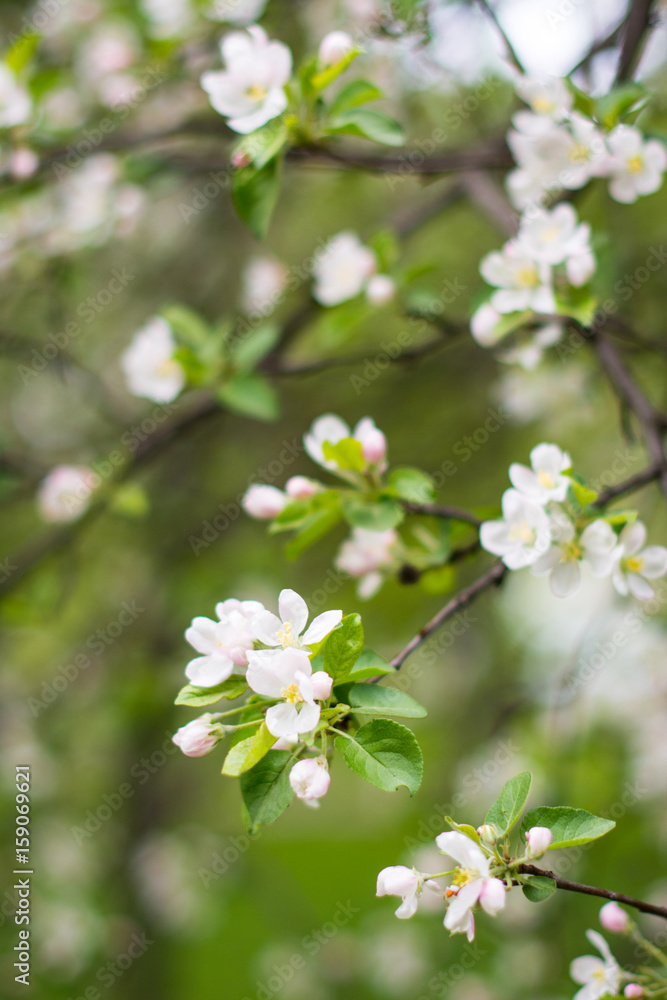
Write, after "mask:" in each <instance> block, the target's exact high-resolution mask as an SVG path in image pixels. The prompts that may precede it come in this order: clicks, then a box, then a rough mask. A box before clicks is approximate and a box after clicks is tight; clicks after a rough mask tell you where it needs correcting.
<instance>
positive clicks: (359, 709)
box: [345, 684, 428, 719]
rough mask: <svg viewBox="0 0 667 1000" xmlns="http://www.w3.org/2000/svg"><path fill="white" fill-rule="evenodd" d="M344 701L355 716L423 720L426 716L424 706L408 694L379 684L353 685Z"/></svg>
mask: <svg viewBox="0 0 667 1000" xmlns="http://www.w3.org/2000/svg"><path fill="white" fill-rule="evenodd" d="M345 700H346V702H347V704H348V705H349V706H350V708H352V709H353V710H354V712H355V713H356V714H357V715H395V716H398V717H399V718H403V719H423V718H424V717H425V716H426V715H428V713H427V711H426V709H425V708H424V706H423V705H420V704H419V702H418V701H415V699H414V698H411V697H410V695H409V694H405V692H404V691H399V690H398V688H391V687H381V686H380V685H379V684H354V685H353V686H352V687H351V688H350V690H349V691H348V693H347V695H346V699H345Z"/></svg>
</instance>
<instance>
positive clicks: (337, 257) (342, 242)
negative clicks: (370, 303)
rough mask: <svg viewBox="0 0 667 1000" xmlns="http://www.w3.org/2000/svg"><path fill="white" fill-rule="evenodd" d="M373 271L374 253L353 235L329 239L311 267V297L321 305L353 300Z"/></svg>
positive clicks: (347, 233) (346, 234)
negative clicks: (312, 287)
mask: <svg viewBox="0 0 667 1000" xmlns="http://www.w3.org/2000/svg"><path fill="white" fill-rule="evenodd" d="M376 270H377V258H376V256H375V253H374V252H373V251H372V250H371V249H370V247H366V246H364V245H363V243H362V242H361V240H360V239H359V237H358V236H357V235H356V234H355V233H350V232H343V233H338V235H337V236H334V237H332V238H331V239H330V240H329V242H328V243H327V245H326V247H325V249H324V251H323V252H322V254H321V255H320V257H319V258H318V260H317V262H316V263H315V266H314V267H313V276H314V278H315V287H314V290H313V295H314V297H315V298H316V299H317V301H318V302H319V303H320V304H321V305H323V306H335V305H338V303H339V302H346V301H347V300H348V299H353V298H355V297H356V296H357V295H359V293H360V292H361V291H362V290H363V288H364V286H365V284H366V282H367V280H368V278H370V276H371V275H372V274H373V273H374V272H375V271H376Z"/></svg>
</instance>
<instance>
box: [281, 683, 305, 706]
mask: <svg viewBox="0 0 667 1000" xmlns="http://www.w3.org/2000/svg"><path fill="white" fill-rule="evenodd" d="M280 697H281V698H283V699H284V700H285V701H288V702H289V703H290V705H300V704H301V702H302V701H303V700H304V699H303V695H302V694H301V692H300V691H299V688H298V687H297V685H296V684H290V685H289V687H286V688H282V689H281V691H280Z"/></svg>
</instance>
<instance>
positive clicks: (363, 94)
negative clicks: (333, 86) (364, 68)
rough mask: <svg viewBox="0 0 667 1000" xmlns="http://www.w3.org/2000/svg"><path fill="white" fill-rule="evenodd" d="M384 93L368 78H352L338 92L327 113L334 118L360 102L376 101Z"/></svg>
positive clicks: (355, 106)
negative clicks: (350, 81)
mask: <svg viewBox="0 0 667 1000" xmlns="http://www.w3.org/2000/svg"><path fill="white" fill-rule="evenodd" d="M382 97H384V94H383V93H382V91H381V90H379V89H378V88H377V87H376V86H375V84H374V83H369V82H368V80H353V81H352V83H348V84H347V85H346V86H345V87H343V89H342V90H341V91H340V93H339V94H338V95H337V96H336V97H335V98H334V100H333V102H332V104H331V106H330V108H329V114H330V116H331V118H336V117H337V116H338V115H342V114H344V113H345V112H347V111H351V110H352V109H353V108H358V107H359V105H360V104H367V103H368V102H369V101H378V100H380V99H381V98H382Z"/></svg>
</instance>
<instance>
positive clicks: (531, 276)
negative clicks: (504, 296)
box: [516, 267, 538, 288]
mask: <svg viewBox="0 0 667 1000" xmlns="http://www.w3.org/2000/svg"><path fill="white" fill-rule="evenodd" d="M516 280H517V282H518V283H519V285H522V286H524V287H527V288H530V287H532V285H536V284H537V282H538V277H537V271H536V270H535V268H534V267H521V268H519V270H518V271H517V273H516Z"/></svg>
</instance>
